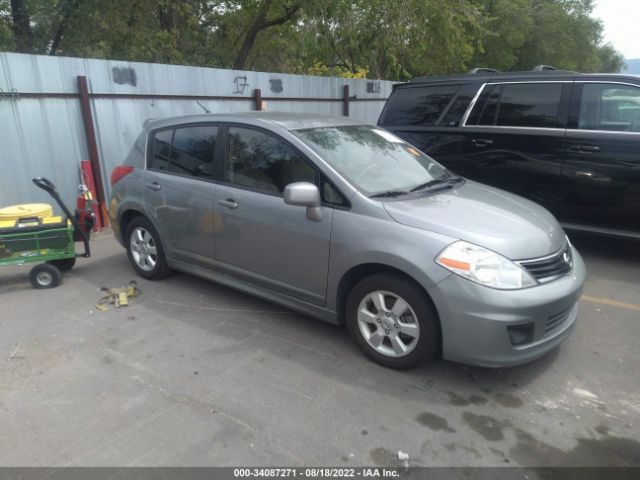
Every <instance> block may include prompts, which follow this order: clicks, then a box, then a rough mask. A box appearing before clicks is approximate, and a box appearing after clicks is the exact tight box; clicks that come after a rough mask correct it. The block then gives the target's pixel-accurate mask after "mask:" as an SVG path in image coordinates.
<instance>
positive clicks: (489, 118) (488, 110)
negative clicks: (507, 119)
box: [478, 85, 502, 125]
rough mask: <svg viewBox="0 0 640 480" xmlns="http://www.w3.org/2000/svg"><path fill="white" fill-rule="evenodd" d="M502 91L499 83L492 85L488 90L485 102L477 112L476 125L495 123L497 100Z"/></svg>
mask: <svg viewBox="0 0 640 480" xmlns="http://www.w3.org/2000/svg"><path fill="white" fill-rule="evenodd" d="M501 92H502V86H501V85H493V88H491V89H490V91H489V92H488V95H487V98H486V102H485V104H484V105H483V107H482V110H481V111H480V112H479V118H478V125H495V124H496V115H497V114H498V101H499V100H500V93H501Z"/></svg>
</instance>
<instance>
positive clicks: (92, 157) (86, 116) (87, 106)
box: [78, 75, 109, 226]
mask: <svg viewBox="0 0 640 480" xmlns="http://www.w3.org/2000/svg"><path fill="white" fill-rule="evenodd" d="M78 94H79V95H80V108H81V109H82V119H83V121H84V133H85V136H86V139H87V147H88V149H89V161H90V162H91V170H92V171H93V177H94V179H95V182H96V193H97V196H98V198H97V200H98V203H99V205H100V216H101V217H102V218H101V220H102V225H104V226H107V225H108V224H109V215H107V200H106V195H105V193H104V183H103V182H102V170H101V169H100V157H99V155H98V142H97V141H96V130H95V127H94V124H93V115H92V113H91V102H90V100H89V87H88V86H87V77H85V76H83V75H78Z"/></svg>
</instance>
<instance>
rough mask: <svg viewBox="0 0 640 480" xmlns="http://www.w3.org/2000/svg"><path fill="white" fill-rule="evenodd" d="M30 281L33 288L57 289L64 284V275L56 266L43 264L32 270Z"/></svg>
mask: <svg viewBox="0 0 640 480" xmlns="http://www.w3.org/2000/svg"><path fill="white" fill-rule="evenodd" d="M29 281H30V282H31V285H33V288H38V289H42V288H55V287H57V286H58V285H60V284H61V283H62V273H60V270H58V268H57V267H56V266H55V265H51V264H49V263H41V264H39V265H36V266H35V267H33V268H32V269H31V271H30V272H29Z"/></svg>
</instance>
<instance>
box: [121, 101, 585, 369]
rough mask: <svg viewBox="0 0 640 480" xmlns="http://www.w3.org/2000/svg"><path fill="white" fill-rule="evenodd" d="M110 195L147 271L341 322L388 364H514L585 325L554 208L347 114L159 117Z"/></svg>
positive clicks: (133, 256)
mask: <svg viewBox="0 0 640 480" xmlns="http://www.w3.org/2000/svg"><path fill="white" fill-rule="evenodd" d="M111 184H112V196H111V205H110V216H111V221H112V225H113V231H114V234H115V236H116V238H117V239H118V241H119V242H121V243H122V245H123V246H124V247H125V248H126V249H127V253H128V255H129V259H130V261H131V264H132V265H133V268H134V269H135V270H136V271H137V272H138V274H140V275H141V276H142V277H144V278H148V279H159V278H161V277H163V276H165V275H166V274H167V273H168V272H169V271H170V270H171V269H175V270H180V271H183V272H187V273H190V274H194V275H198V276H201V277H204V278H208V279H211V280H215V281H217V282H220V283H223V284H225V285H228V286H231V287H235V288H238V289H240V290H243V291H245V292H248V293H251V294H253V295H257V296H259V297H262V298H265V299H267V300H270V301H273V302H276V303H279V304H282V305H284V306H287V307H289V308H291V309H294V310H297V311H300V312H303V313H305V314H308V315H311V316H314V317H317V318H320V319H322V320H326V321H328V322H332V323H336V324H339V323H342V322H346V324H347V326H348V329H349V332H350V333H351V335H352V337H353V339H354V340H355V342H356V343H357V345H358V346H359V347H360V348H361V349H362V350H363V352H364V353H365V354H366V355H367V356H369V357H370V358H372V359H373V360H375V361H376V362H378V363H380V364H382V365H385V366H388V367H394V368H407V367H411V366H414V365H416V364H418V363H420V362H425V361H427V360H429V359H431V358H433V357H434V356H436V355H438V354H441V355H442V356H443V357H444V358H445V359H448V360H452V361H456V362H462V363H467V364H474V365H482V366H509V365H516V364H520V363H524V362H527V361H530V360H532V359H534V358H537V357H539V356H541V355H543V354H544V353H545V352H547V351H548V350H550V349H552V348H554V347H555V346H557V345H559V344H560V343H561V342H562V341H563V340H564V339H566V338H567V337H568V336H569V334H570V333H571V331H572V330H573V327H574V325H575V321H576V316H577V309H578V307H577V303H578V299H579V298H580V295H581V291H582V287H583V284H584V280H585V267H584V263H583V261H582V258H581V257H580V255H579V254H578V252H577V251H576V250H575V248H574V247H573V246H572V245H571V243H570V242H569V240H568V238H567V237H566V235H565V234H564V232H563V230H562V228H561V227H560V226H559V225H558V222H557V221H556V220H555V219H554V218H553V216H552V215H551V214H549V212H547V211H546V210H545V209H544V208H542V207H540V206H539V205H537V204H535V203H533V202H530V201H528V200H525V199H523V198H520V197H518V196H515V195H512V194H509V193H506V192H504V191H501V190H497V189H495V188H491V187H487V186H485V185H481V184H478V183H475V182H472V181H469V180H465V179H463V178H461V177H458V176H455V175H453V174H452V173H451V172H449V171H448V170H447V169H445V168H444V167H443V166H441V165H440V164H438V163H437V162H435V161H434V160H432V159H431V158H429V157H428V156H426V155H425V154H424V153H422V152H420V151H419V150H417V149H416V148H415V147H413V146H411V145H409V144H407V143H405V142H404V141H403V140H401V139H400V138H398V137H396V136H395V135H393V134H391V133H389V132H387V131H386V130H382V129H380V128H378V127H375V126H373V125H369V124H366V123H362V122H360V121H357V120H354V119H351V118H344V117H332V116H321V115H316V114H313V115H311V114H290V113H275V112H274V113H252V114H235V115H213V114H210V115H199V116H189V117H180V118H172V119H166V120H161V121H154V122H151V123H148V124H147V125H145V127H144V129H143V131H142V133H141V134H140V136H139V137H138V139H137V141H136V143H135V146H134V147H133V149H132V150H131V153H130V154H129V155H128V157H127V159H126V160H125V162H124V164H123V165H121V166H118V167H116V168H115V169H114V171H113V172H112V176H111Z"/></svg>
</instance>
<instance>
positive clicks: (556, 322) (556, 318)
mask: <svg viewBox="0 0 640 480" xmlns="http://www.w3.org/2000/svg"><path fill="white" fill-rule="evenodd" d="M570 311H571V309H569V310H565V311H563V312H560V313H556V314H555V315H551V316H550V317H549V318H547V321H546V322H545V325H544V336H545V337H546V336H547V335H549V334H550V333H552V332H553V331H554V330H555V329H557V328H558V327H559V326H560V325H562V323H563V322H564V321H565V320H566V319H567V318H568V317H569V313H570Z"/></svg>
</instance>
